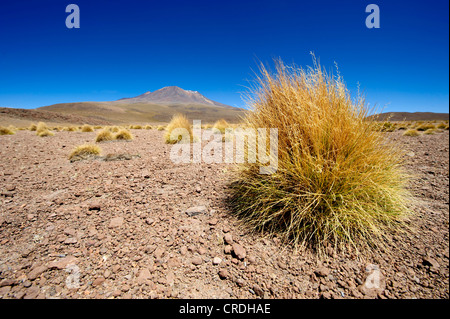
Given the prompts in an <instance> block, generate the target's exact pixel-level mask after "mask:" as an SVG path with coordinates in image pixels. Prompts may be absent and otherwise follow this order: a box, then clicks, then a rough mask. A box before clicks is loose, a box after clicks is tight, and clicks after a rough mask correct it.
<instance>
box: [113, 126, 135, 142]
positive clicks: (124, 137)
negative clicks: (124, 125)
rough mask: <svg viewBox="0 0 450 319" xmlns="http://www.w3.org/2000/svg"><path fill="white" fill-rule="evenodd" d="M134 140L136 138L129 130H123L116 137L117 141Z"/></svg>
mask: <svg viewBox="0 0 450 319" xmlns="http://www.w3.org/2000/svg"><path fill="white" fill-rule="evenodd" d="M133 138H134V137H133V135H132V134H131V133H130V131H128V130H127V129H121V130H119V131H118V132H117V133H116V134H115V135H114V139H115V140H125V141H129V140H132V139H133Z"/></svg>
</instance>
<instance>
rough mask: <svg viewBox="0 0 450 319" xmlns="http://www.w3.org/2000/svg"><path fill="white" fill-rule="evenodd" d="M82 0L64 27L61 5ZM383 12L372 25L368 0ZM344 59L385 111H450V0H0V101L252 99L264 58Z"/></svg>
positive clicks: (344, 69)
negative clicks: (185, 95) (169, 92)
mask: <svg viewBox="0 0 450 319" xmlns="http://www.w3.org/2000/svg"><path fill="white" fill-rule="evenodd" d="M70 3H75V4H77V5H78V6H79V8H80V28H79V29H68V28H66V25H65V20H66V17H67V15H68V13H66V12H65V8H66V6H67V5H68V4H70ZM370 3H375V4H377V5H378V6H379V8H380V28H379V29H368V28H367V27H366V25H365V20H366V17H367V15H368V13H366V12H365V8H366V6H367V5H368V4H370ZM310 51H313V52H314V53H315V55H316V56H317V57H318V58H320V62H321V64H322V65H323V66H324V67H326V68H327V69H330V70H331V69H332V68H333V67H334V62H336V63H337V64H338V65H339V69H340V72H341V75H342V76H343V78H344V80H345V81H346V82H347V85H348V87H349V88H350V90H352V91H353V90H355V89H356V87H357V84H358V82H359V83H360V86H361V88H362V89H363V90H364V92H365V94H366V96H367V100H368V102H369V103H370V104H371V105H373V104H377V105H379V106H380V107H385V111H409V112H415V111H432V112H448V107H449V93H448V92H449V91H448V90H449V1H448V0H427V1H414V0H410V1H399V0H395V1H393V0H389V1H387V0H369V1H364V0H339V1H336V0H329V1H324V0H316V1H311V0H308V1H300V0H292V1H287V0H256V1H246V0H237V1H235V0H226V1H218V0H208V1H197V0H182V1H178V0H177V1H152V0H149V1H137V0H126V1H123V0H95V1H94V0H89V1H85V0H68V1H62V0H56V1H50V0H39V1H36V0H20V1H3V2H2V4H1V5H0V106H7V107H19V108H35V107H39V106H44V105H50V104H54V103H61V102H81V101H111V100H116V99H119V98H122V97H131V96H136V95H139V94H142V93H144V92H146V91H155V90H157V89H159V88H161V87H164V86H170V85H176V86H179V87H181V88H184V89H187V90H196V91H199V92H200V93H202V94H204V95H205V96H206V97H208V98H211V99H213V100H216V101H218V102H222V103H226V104H229V105H232V106H239V107H242V106H244V102H243V101H242V99H241V94H240V92H243V91H245V90H246V88H245V87H246V86H247V85H248V80H251V78H252V76H253V71H252V70H255V69H256V67H257V62H258V61H262V62H264V63H269V64H270V63H271V61H272V60H273V59H274V58H278V57H279V58H281V59H282V60H284V61H285V62H286V63H292V62H295V63H296V64H297V65H300V66H308V65H311V63H312V60H311V56H310V54H309V53H310Z"/></svg>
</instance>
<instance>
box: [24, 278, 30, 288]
mask: <svg viewBox="0 0 450 319" xmlns="http://www.w3.org/2000/svg"><path fill="white" fill-rule="evenodd" d="M22 284H23V286H24V287H25V288H30V287H31V281H29V280H25V281H24V282H23V283H22Z"/></svg>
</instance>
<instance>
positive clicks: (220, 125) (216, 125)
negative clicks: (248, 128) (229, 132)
mask: <svg viewBox="0 0 450 319" xmlns="http://www.w3.org/2000/svg"><path fill="white" fill-rule="evenodd" d="M228 127H230V125H229V124H228V122H227V121H225V120H224V119H220V120H218V121H217V122H216V123H214V126H213V128H215V129H217V130H219V131H220V133H222V134H225V129H226V128H228Z"/></svg>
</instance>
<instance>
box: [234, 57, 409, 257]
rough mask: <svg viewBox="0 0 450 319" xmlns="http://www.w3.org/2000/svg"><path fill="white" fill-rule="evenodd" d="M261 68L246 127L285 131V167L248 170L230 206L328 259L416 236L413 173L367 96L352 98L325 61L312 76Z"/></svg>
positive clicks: (281, 158)
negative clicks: (394, 236)
mask: <svg viewBox="0 0 450 319" xmlns="http://www.w3.org/2000/svg"><path fill="white" fill-rule="evenodd" d="M260 71H261V74H260V75H259V76H258V77H257V78H256V84H255V87H254V88H252V89H251V91H250V93H249V95H248V98H249V106H250V109H251V111H250V112H249V113H248V114H247V115H246V118H245V123H244V125H245V126H247V127H249V128H253V129H258V128H277V129H278V168H277V171H276V172H275V173H273V174H269V175H264V174H260V171H259V169H260V166H266V165H267V164H264V163H259V162H258V160H257V162H256V163H244V164H240V165H239V166H238V167H237V170H236V171H235V174H234V181H233V182H232V183H231V185H230V186H231V187H230V197H229V204H230V207H231V209H232V210H233V211H234V212H235V214H236V215H237V216H238V217H239V218H240V220H241V221H242V222H243V223H244V224H246V225H247V226H249V227H250V228H251V229H253V230H254V231H255V232H258V233H262V234H265V235H269V236H274V235H276V236H277V237H278V238H280V239H281V240H282V241H283V242H286V243H290V244H292V245H293V246H294V247H300V246H308V247H311V248H314V249H316V250H317V251H318V252H319V255H321V253H323V252H324V251H325V249H326V248H328V247H331V248H333V249H335V250H340V249H344V250H346V249H351V250H353V249H356V250H359V249H360V248H367V247H371V248H373V247H378V248H383V247H387V245H385V244H386V240H389V238H391V237H390V235H388V234H391V233H395V232H396V231H404V230H406V229H407V227H406V223H405V220H406V219H407V216H408V212H409V210H408V208H407V206H408V204H407V203H408V199H409V196H410V195H409V193H408V191H407V190H406V187H405V185H406V183H407V182H408V180H409V176H408V175H407V173H406V172H405V170H404V169H403V165H402V164H403V163H402V155H403V152H402V151H401V150H400V149H399V148H397V147H395V145H393V144H391V143H390V142H389V141H388V140H387V139H386V138H385V136H384V134H383V133H381V132H380V130H379V129H377V123H376V122H375V121H374V120H372V119H370V118H367V115H368V114H369V111H370V110H368V109H367V107H366V103H365V99H364V97H362V96H360V95H359V94H358V96H357V97H356V98H355V99H353V98H352V97H351V96H350V94H349V92H348V90H347V88H346V86H345V83H344V82H343V80H342V78H341V76H340V75H339V74H338V75H335V76H331V75H328V74H327V73H326V72H325V71H324V70H323V69H322V68H321V66H320V65H319V64H318V63H317V62H316V60H314V67H311V68H308V69H307V70H306V71H305V70H303V69H299V68H297V67H296V66H287V65H285V64H283V62H281V61H278V63H277V68H276V72H275V73H270V72H269V71H268V70H267V69H266V68H265V67H264V66H263V65H261V68H260Z"/></svg>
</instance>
